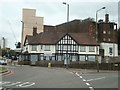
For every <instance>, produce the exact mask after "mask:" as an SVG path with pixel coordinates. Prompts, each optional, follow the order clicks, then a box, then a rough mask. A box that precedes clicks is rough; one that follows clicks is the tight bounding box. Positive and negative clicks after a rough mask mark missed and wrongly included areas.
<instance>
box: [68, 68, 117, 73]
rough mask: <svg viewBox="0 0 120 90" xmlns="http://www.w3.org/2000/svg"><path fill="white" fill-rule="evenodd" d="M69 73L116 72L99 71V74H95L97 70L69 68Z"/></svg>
mask: <svg viewBox="0 0 120 90" xmlns="http://www.w3.org/2000/svg"><path fill="white" fill-rule="evenodd" d="M68 70H69V71H71V72H81V73H99V72H100V73H101V72H102V73H105V72H118V71H113V70H99V72H97V69H96V70H95V69H76V68H69V69H68Z"/></svg>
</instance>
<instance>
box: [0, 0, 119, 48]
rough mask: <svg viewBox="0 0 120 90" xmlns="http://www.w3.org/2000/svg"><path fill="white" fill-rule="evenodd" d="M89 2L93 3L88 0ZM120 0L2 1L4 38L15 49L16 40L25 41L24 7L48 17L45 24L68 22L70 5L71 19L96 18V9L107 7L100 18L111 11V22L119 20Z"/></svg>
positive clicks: (0, 24) (0, 17)
mask: <svg viewBox="0 0 120 90" xmlns="http://www.w3.org/2000/svg"><path fill="white" fill-rule="evenodd" d="M88 1H89V2H88ZM118 1H119V0H9V1H8V0H1V1H0V11H1V12H0V38H2V37H5V38H6V39H7V47H9V48H12V49H15V45H14V44H15V42H19V41H21V31H22V23H21V20H22V9H23V8H29V9H36V14H37V16H40V17H44V25H58V24H61V23H64V22H66V6H65V5H63V4H62V2H67V3H69V5H70V21H71V20H74V19H85V18H88V17H91V18H95V12H96V11H97V10H98V9H100V8H101V7H103V6H105V7H106V10H101V11H100V12H99V13H98V19H104V15H105V14H106V13H108V14H110V21H114V22H116V23H118Z"/></svg>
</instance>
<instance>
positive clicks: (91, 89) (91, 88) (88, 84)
mask: <svg viewBox="0 0 120 90" xmlns="http://www.w3.org/2000/svg"><path fill="white" fill-rule="evenodd" d="M75 74H76V75H77V76H79V77H80V78H81V79H82V80H83V81H84V82H85V84H86V85H87V86H88V87H89V89H90V90H94V88H93V87H92V86H91V85H90V83H88V82H87V80H86V79H84V78H83V77H82V76H81V75H79V74H78V73H77V72H76V73H75ZM97 79H100V78H97ZM90 80H91V79H90ZM92 80H93V79H92Z"/></svg>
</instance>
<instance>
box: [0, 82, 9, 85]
mask: <svg viewBox="0 0 120 90" xmlns="http://www.w3.org/2000/svg"><path fill="white" fill-rule="evenodd" d="M8 83H10V82H0V85H3V84H8Z"/></svg>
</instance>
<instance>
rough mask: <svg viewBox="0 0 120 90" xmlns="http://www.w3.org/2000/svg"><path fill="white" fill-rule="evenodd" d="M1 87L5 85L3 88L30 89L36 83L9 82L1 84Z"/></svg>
mask: <svg viewBox="0 0 120 90" xmlns="http://www.w3.org/2000/svg"><path fill="white" fill-rule="evenodd" d="M0 85H3V86H8V87H9V86H16V87H30V86H33V85H35V83H34V82H24V83H23V82H8V81H5V82H0Z"/></svg>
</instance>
